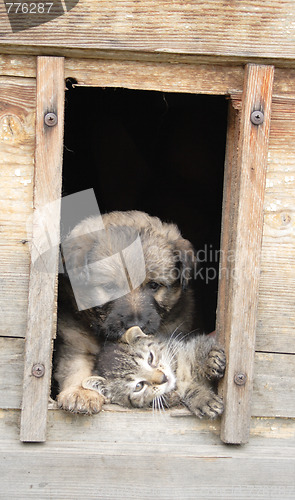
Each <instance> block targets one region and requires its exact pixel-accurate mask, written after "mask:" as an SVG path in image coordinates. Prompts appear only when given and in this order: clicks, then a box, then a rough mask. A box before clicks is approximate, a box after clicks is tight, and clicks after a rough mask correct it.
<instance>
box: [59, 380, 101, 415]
mask: <svg viewBox="0 0 295 500" xmlns="http://www.w3.org/2000/svg"><path fill="white" fill-rule="evenodd" d="M57 404H58V407H59V408H62V409H63V410H66V411H70V412H72V413H84V414H86V415H93V414H95V413H99V412H100V410H101V407H102V405H103V404H104V397H103V396H102V395H101V394H99V393H97V392H95V391H92V390H90V389H83V387H68V388H67V389H65V390H63V391H62V392H60V393H59V395H58V396H57Z"/></svg>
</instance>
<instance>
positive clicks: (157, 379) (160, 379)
mask: <svg viewBox="0 0 295 500" xmlns="http://www.w3.org/2000/svg"><path fill="white" fill-rule="evenodd" d="M167 381H168V378H167V377H166V375H165V373H163V372H162V371H161V370H155V371H154V373H153V378H152V383H154V384H157V385H161V384H165V382H167Z"/></svg>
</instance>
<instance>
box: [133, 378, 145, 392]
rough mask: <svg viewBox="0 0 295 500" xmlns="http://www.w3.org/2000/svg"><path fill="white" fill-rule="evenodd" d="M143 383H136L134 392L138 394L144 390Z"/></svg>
mask: <svg viewBox="0 0 295 500" xmlns="http://www.w3.org/2000/svg"><path fill="white" fill-rule="evenodd" d="M144 384H145V382H144V381H142V382H138V383H137V384H136V386H135V389H134V392H140V391H141V390H142V389H143V388H144Z"/></svg>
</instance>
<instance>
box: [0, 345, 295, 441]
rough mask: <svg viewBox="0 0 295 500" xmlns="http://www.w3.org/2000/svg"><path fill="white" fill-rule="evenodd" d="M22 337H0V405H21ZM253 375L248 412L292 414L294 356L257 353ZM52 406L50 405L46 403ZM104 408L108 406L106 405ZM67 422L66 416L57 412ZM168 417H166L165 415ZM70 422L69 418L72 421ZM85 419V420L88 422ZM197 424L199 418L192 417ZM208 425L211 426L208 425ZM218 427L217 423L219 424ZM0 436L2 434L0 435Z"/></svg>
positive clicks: (117, 409) (178, 412) (175, 412)
mask: <svg viewBox="0 0 295 500" xmlns="http://www.w3.org/2000/svg"><path fill="white" fill-rule="evenodd" d="M24 344H25V341H24V339H15V338H7V337H4V338H0V408H4V409H5V408H15V409H17V408H20V407H21V401H22V385H23V370H24V356H23V354H24ZM254 372H255V377H254V389H253V401H252V411H251V414H252V415H254V416H259V417H295V397H294V396H295V394H294V393H295V356H293V355H288V354H267V353H256V355H255V370H254ZM49 406H50V407H52V406H53V405H51V404H50V405H49ZM112 408H113V411H115V412H116V413H118V419H119V418H120V415H119V413H122V412H124V413H126V411H127V412H128V410H126V409H124V408H121V407H114V406H113V407H112ZM105 409H106V410H108V409H109V407H105ZM142 411H143V413H144V414H145V415H146V418H147V420H149V419H151V420H153V417H152V413H151V412H149V411H144V410H142ZM60 413H61V415H63V417H61V419H62V418H64V419H65V421H66V422H67V421H68V418H72V416H71V417H69V415H67V414H66V413H64V412H60ZM129 413H130V417H129V418H130V424H129V425H130V427H132V426H133V418H134V419H135V420H136V415H135V413H134V411H133V410H132V411H129ZM167 415H171V416H176V417H178V416H179V418H181V417H182V416H183V415H189V412H188V411H185V410H184V409H182V410H180V409H178V408H177V409H171V412H167ZM76 418H77V422H84V423H85V426H86V427H87V426H88V425H90V424H89V422H91V421H92V420H91V419H88V420H87V418H85V419H84V420H83V419H82V420H81V418H80V417H79V416H77V417H76ZM167 418H169V417H167ZM71 422H72V420H71ZM87 422H88V423H87ZM195 422H196V425H199V420H198V419H195ZM206 425H209V427H210V426H213V428H214V426H215V422H208V424H206ZM210 428H211V427H210ZM218 428H219V426H218ZM0 438H1V436H0Z"/></svg>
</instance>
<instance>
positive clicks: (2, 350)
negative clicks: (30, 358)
mask: <svg viewBox="0 0 295 500" xmlns="http://www.w3.org/2000/svg"><path fill="white" fill-rule="evenodd" d="M24 342H25V341H24V339H15V338H9V337H0V408H3V409H6V408H20V406H21V400H22V386H23V373H24V347H25V346H24Z"/></svg>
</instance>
